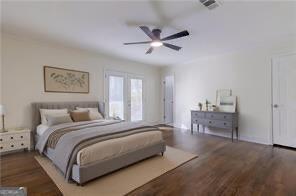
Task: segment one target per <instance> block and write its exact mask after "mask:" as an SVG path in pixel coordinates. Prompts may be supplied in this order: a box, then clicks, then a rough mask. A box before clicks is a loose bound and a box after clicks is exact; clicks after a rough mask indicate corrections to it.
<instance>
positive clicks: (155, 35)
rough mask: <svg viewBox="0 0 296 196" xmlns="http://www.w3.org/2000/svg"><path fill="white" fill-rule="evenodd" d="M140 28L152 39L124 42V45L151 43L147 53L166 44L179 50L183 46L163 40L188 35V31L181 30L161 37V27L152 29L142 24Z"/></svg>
mask: <svg viewBox="0 0 296 196" xmlns="http://www.w3.org/2000/svg"><path fill="white" fill-rule="evenodd" d="M140 29H142V30H143V31H144V33H145V34H146V35H147V36H148V37H150V38H151V39H152V40H151V41H144V42H131V43H124V45H132V44H150V48H149V49H148V50H147V52H146V54H151V53H152V51H153V49H154V48H155V47H160V46H165V47H168V48H170V49H173V50H177V51H179V50H180V49H181V48H182V47H180V46H176V45H173V44H169V43H165V42H163V41H167V40H172V39H178V38H181V37H184V36H188V35H189V32H188V31H181V32H179V33H176V34H173V35H170V36H167V37H165V38H160V33H161V30H160V29H153V30H152V31H151V30H150V29H149V28H148V27H147V26H140Z"/></svg>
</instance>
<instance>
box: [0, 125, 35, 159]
mask: <svg viewBox="0 0 296 196" xmlns="http://www.w3.org/2000/svg"><path fill="white" fill-rule="evenodd" d="M21 149H27V150H31V131H30V130H29V129H21V130H9V131H7V132H4V133H0V154H4V153H8V152H13V151H15V150H21Z"/></svg>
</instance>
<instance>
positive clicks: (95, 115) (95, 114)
mask: <svg viewBox="0 0 296 196" xmlns="http://www.w3.org/2000/svg"><path fill="white" fill-rule="evenodd" d="M76 109H77V110H78V111H89V117H90V119H91V120H100V119H103V116H102V114H101V113H100V112H99V110H98V108H80V107H76Z"/></svg>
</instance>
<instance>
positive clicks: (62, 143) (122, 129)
mask: <svg viewBox="0 0 296 196" xmlns="http://www.w3.org/2000/svg"><path fill="white" fill-rule="evenodd" d="M76 107H81V108H94V107H95V108H98V110H99V112H100V113H101V114H104V113H105V112H104V111H105V110H104V104H103V103H101V102H43V103H32V111H33V122H32V126H33V127H32V130H33V133H34V135H35V144H36V150H38V151H39V152H40V154H42V155H45V156H47V157H48V158H49V159H50V160H51V161H52V162H53V163H54V164H55V166H56V167H57V168H58V170H59V171H60V172H61V173H62V174H63V175H64V177H65V180H67V181H69V182H71V181H74V182H76V183H77V184H79V185H83V184H85V183H86V182H88V181H90V180H93V179H95V178H98V177H100V176H103V175H106V174H108V173H111V172H113V171H115V170H118V169H120V168H123V167H126V166H129V165H131V164H134V163H136V162H139V161H141V160H143V159H146V158H149V157H151V156H154V155H157V154H163V153H164V152H165V142H164V140H163V138H162V133H161V132H160V130H159V129H158V128H157V127H154V126H151V125H149V124H147V123H145V122H135V123H131V122H124V121H120V120H113V119H108V120H106V119H101V120H94V121H84V122H75V123H64V124H60V125H55V126H52V127H47V126H44V125H41V117H40V112H39V111H40V109H63V108H67V109H68V110H70V111H71V110H75V109H76Z"/></svg>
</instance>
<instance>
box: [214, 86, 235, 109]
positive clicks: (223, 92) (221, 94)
mask: <svg viewBox="0 0 296 196" xmlns="http://www.w3.org/2000/svg"><path fill="white" fill-rule="evenodd" d="M231 95H232V91H231V89H218V90H216V105H217V106H218V105H219V103H220V99H221V97H229V96H231Z"/></svg>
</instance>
